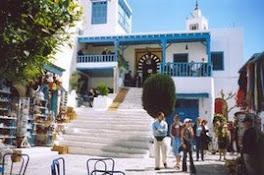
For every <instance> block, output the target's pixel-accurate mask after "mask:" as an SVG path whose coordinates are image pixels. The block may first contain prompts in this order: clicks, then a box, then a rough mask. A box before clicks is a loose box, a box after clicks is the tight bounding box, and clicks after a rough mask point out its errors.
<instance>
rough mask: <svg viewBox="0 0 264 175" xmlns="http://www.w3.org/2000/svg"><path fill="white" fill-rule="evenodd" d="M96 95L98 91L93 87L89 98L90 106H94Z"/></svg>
mask: <svg viewBox="0 0 264 175" xmlns="http://www.w3.org/2000/svg"><path fill="white" fill-rule="evenodd" d="M95 96H96V92H95V89H94V88H91V89H90V91H89V94H88V98H89V106H90V107H93V101H94V97H95Z"/></svg>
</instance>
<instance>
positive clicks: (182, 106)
mask: <svg viewBox="0 0 264 175" xmlns="http://www.w3.org/2000/svg"><path fill="white" fill-rule="evenodd" d="M175 114H178V115H179V116H180V117H181V121H182V122H183V121H184V119H185V118H190V119H192V122H193V123H194V122H195V120H196V118H197V117H198V116H199V101H198V100H196V99H195V100H194V99H178V100H177V102H176V107H175V110H174V113H173V114H172V115H171V116H169V117H167V118H166V121H167V123H168V125H171V124H172V123H173V117H174V115H175Z"/></svg>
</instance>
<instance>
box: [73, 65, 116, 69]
mask: <svg viewBox="0 0 264 175" xmlns="http://www.w3.org/2000/svg"><path fill="white" fill-rule="evenodd" d="M113 68H115V66H109V67H91V68H90V67H85V68H83V67H81V68H76V69H77V70H105V69H113Z"/></svg>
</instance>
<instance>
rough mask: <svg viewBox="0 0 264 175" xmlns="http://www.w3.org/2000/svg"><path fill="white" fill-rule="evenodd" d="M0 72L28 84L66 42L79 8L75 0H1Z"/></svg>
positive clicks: (78, 15)
mask: <svg viewBox="0 0 264 175" xmlns="http://www.w3.org/2000/svg"><path fill="white" fill-rule="evenodd" d="M0 7H1V8H0V23H1V25H0V65H1V67H0V75H1V76H2V77H4V78H7V79H8V80H10V81H15V82H19V83H28V82H30V81H33V80H34V79H35V78H36V77H37V76H39V75H40V74H41V73H42V71H43V64H44V63H47V64H48V63H49V61H50V60H51V59H54V55H55V53H56V52H57V51H58V49H59V47H60V46H62V45H63V44H66V43H67V44H69V42H68V41H69V39H70V34H71V33H70V32H69V29H70V27H73V26H74V24H75V22H76V21H77V20H79V19H80V17H81V14H82V8H81V7H80V6H79V5H78V4H77V3H76V2H75V1H74V0H1V2H0Z"/></svg>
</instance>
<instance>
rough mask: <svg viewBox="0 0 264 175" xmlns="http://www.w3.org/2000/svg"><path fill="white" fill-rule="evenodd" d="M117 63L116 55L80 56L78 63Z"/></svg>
mask: <svg viewBox="0 0 264 175" xmlns="http://www.w3.org/2000/svg"><path fill="white" fill-rule="evenodd" d="M113 61H117V57H116V56H115V55H114V54H109V55H79V56H78V57H77V63H90V62H113Z"/></svg>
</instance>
